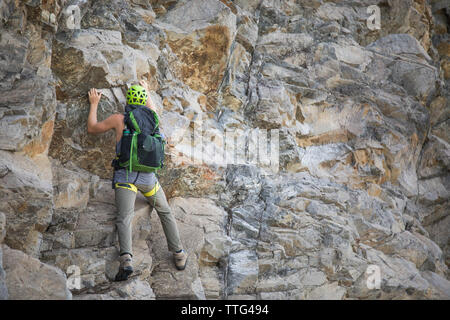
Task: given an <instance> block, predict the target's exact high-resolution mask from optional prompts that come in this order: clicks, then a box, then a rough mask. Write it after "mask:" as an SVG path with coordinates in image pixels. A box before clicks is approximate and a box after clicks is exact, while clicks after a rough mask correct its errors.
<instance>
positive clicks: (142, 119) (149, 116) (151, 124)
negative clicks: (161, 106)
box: [124, 104, 160, 134]
mask: <svg viewBox="0 0 450 320" xmlns="http://www.w3.org/2000/svg"><path fill="white" fill-rule="evenodd" d="M131 111H132V112H133V115H134V118H135V119H136V122H137V124H138V126H139V128H140V130H141V132H142V133H144V134H159V133H160V132H159V126H158V115H157V114H156V112H155V111H153V110H151V109H150V108H147V107H146V106H141V105H131V104H127V105H126V106H125V114H124V116H125V119H124V121H125V125H126V126H127V127H128V129H130V130H134V126H133V123H132V121H131V119H130V112H131Z"/></svg>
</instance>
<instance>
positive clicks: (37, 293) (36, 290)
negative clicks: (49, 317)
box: [3, 246, 72, 300]
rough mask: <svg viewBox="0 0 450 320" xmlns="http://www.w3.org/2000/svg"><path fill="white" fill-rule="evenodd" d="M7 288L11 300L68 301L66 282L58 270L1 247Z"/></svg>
mask: <svg viewBox="0 0 450 320" xmlns="http://www.w3.org/2000/svg"><path fill="white" fill-rule="evenodd" d="M3 263H4V267H5V271H6V285H7V287H8V292H9V299H12V300H41V299H45V300H62V299H64V300H65V299H71V298H72V294H71V293H70V291H69V289H68V288H67V278H66V275H65V274H64V272H62V271H61V270H60V269H58V268H56V267H54V266H51V265H48V264H45V263H42V262H40V261H39V260H38V259H36V258H33V257H30V256H28V255H26V254H25V253H23V252H22V251H19V250H14V249H10V248H9V247H8V246H3Z"/></svg>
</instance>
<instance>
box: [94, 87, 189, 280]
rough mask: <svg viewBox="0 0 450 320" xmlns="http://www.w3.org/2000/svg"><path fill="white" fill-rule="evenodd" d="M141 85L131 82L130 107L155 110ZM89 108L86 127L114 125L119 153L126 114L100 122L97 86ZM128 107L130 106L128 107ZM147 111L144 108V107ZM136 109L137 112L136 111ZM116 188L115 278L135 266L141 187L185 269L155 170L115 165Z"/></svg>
mask: <svg viewBox="0 0 450 320" xmlns="http://www.w3.org/2000/svg"><path fill="white" fill-rule="evenodd" d="M139 84H140V85H139V86H138V85H134V86H131V88H130V89H129V90H128V92H127V107H129V108H134V109H135V108H146V107H147V108H150V109H151V110H153V111H154V112H155V118H157V115H156V110H155V107H154V105H153V104H152V102H151V99H150V97H149V95H148V91H149V89H148V84H147V82H146V81H144V80H141V81H140V82H139ZM88 96H89V102H90V111H89V116H88V120H87V130H88V133H91V134H100V133H103V132H106V131H108V130H110V129H114V130H115V133H116V153H119V152H120V150H121V143H122V140H123V139H122V136H123V133H124V132H125V134H127V132H128V131H126V129H127V126H126V125H125V120H126V115H127V114H126V113H125V114H113V115H111V116H109V117H108V118H107V119H105V120H103V121H100V122H97V107H98V103H99V101H100V98H101V96H102V94H101V93H100V92H98V91H97V90H96V89H95V88H92V89H91V90H90V91H89V93H88ZM126 110H127V108H126ZM144 111H145V110H144ZM147 112H148V110H147ZM136 113H137V112H136ZM138 120H139V122H140V123H141V125H148V126H151V125H154V123H153V124H152V123H149V121H147V119H146V121H143V120H142V119H138ZM114 167H115V168H114V176H113V189H114V190H115V202H116V207H117V219H116V227H117V231H118V235H119V246H120V252H119V255H120V257H119V260H120V267H119V272H118V273H117V275H116V277H115V280H116V281H123V280H127V279H128V277H129V275H130V274H131V273H133V267H132V257H133V254H132V235H131V221H132V217H133V215H134V202H135V199H136V195H137V191H140V192H141V193H142V194H143V195H144V197H146V199H147V200H148V202H149V204H150V206H151V209H153V207H154V208H155V209H156V211H157V213H158V216H159V218H160V220H161V224H162V226H163V230H164V234H165V236H166V240H167V245H168V248H169V251H171V252H172V253H173V258H174V262H175V266H176V268H177V269H178V270H184V269H185V267H186V263H187V257H188V255H187V253H186V251H185V250H184V249H183V247H182V244H181V241H180V236H179V233H178V228H177V225H176V221H175V218H174V216H173V215H172V213H171V209H170V207H169V205H168V203H167V200H166V196H165V194H164V191H163V189H162V187H161V185H160V184H159V182H158V180H157V177H156V175H155V173H154V172H135V171H128V169H126V168H121V167H119V166H117V165H115V166H114Z"/></svg>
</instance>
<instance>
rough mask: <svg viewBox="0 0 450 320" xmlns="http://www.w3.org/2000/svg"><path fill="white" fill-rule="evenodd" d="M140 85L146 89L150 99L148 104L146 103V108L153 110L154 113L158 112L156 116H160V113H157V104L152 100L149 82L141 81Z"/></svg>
mask: <svg viewBox="0 0 450 320" xmlns="http://www.w3.org/2000/svg"><path fill="white" fill-rule="evenodd" d="M139 84H140V85H141V86H142V87H144V88H145V90H147V95H148V98H147V102H146V103H145V106H146V107H147V108H150V109H152V110H153V111H155V112H156V114H158V112H157V110H156V106H155V104H154V103H153V101H152V99H151V98H150V90H149V86H148V83H147V81H145V80H141V81H139Z"/></svg>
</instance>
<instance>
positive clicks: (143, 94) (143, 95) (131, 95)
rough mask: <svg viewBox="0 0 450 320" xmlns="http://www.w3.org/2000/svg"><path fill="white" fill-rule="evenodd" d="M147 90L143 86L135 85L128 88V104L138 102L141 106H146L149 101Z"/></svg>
mask: <svg viewBox="0 0 450 320" xmlns="http://www.w3.org/2000/svg"><path fill="white" fill-rule="evenodd" d="M147 98H148V95H147V90H145V89H144V88H143V87H141V86H138V85H134V86H131V88H130V89H128V92H127V103H128V104H138V105H141V106H145V103H146V102H147Z"/></svg>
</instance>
